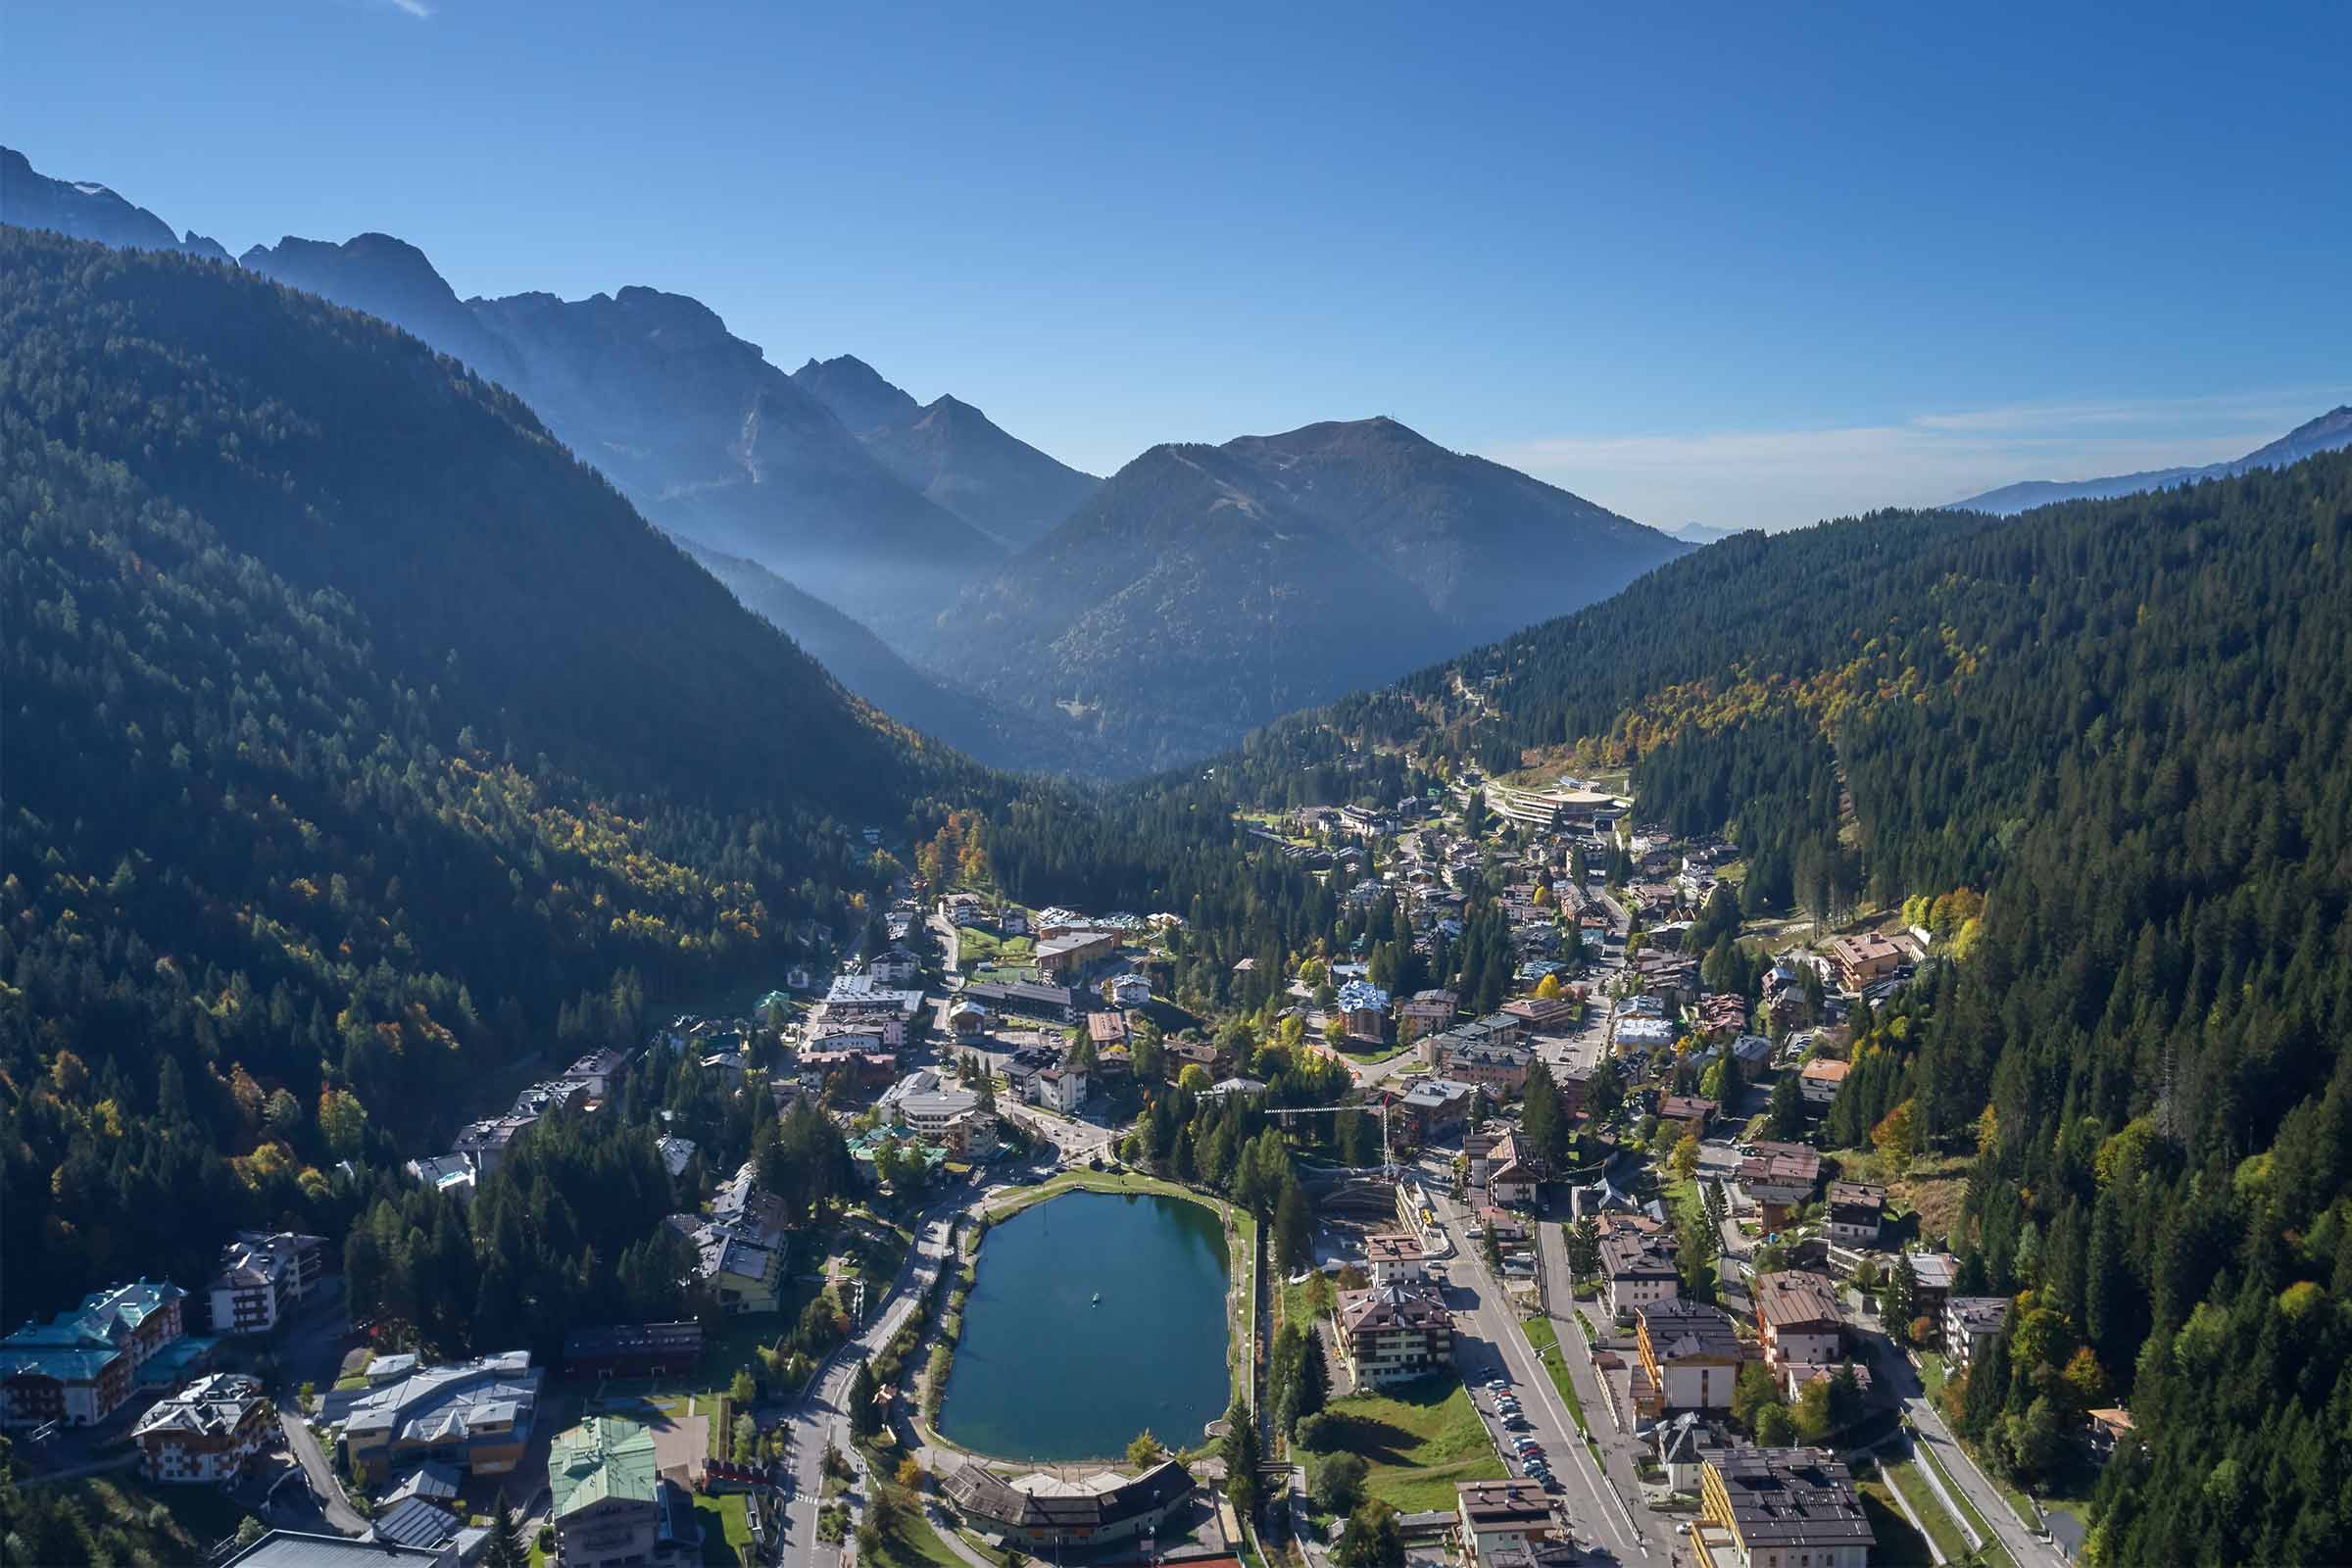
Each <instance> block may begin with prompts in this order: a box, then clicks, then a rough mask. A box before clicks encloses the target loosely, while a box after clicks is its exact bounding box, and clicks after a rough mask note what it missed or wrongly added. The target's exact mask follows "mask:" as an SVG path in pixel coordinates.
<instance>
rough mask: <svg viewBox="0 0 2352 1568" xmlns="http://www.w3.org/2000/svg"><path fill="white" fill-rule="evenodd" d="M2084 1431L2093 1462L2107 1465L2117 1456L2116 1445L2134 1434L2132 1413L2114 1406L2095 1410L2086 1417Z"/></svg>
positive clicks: (2083, 1424)
mask: <svg viewBox="0 0 2352 1568" xmlns="http://www.w3.org/2000/svg"><path fill="white" fill-rule="evenodd" d="M2082 1430H2083V1435H2084V1436H2085V1438H2087V1440H2088V1441H2089V1445H2090V1457H2091V1462H2092V1463H2094V1464H2105V1463H2106V1462H2107V1461H2108V1460H2109V1459H2111V1458H2113V1457H2114V1456H2115V1447H2116V1445H2117V1444H2119V1443H2121V1442H2123V1441H2124V1439H2125V1438H2126V1437H2127V1436H2128V1435H2129V1434H2130V1433H2131V1411H2129V1410H2125V1409H2120V1408H2116V1407H2114V1406H2109V1407H2107V1408H2104V1409H2098V1410H2093V1411H2091V1412H2089V1414H2088V1415H2087V1416H2085V1417H2084V1419H2083V1423H2082Z"/></svg>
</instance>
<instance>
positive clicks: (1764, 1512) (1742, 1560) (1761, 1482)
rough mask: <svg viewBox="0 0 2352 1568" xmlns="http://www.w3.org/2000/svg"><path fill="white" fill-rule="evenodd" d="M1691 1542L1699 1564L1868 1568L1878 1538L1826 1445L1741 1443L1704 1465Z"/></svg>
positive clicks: (1704, 1566) (1849, 1477) (1711, 1566)
mask: <svg viewBox="0 0 2352 1568" xmlns="http://www.w3.org/2000/svg"><path fill="white" fill-rule="evenodd" d="M1690 1541H1691V1553H1692V1555H1693V1556H1694V1557H1695V1558H1696V1560H1697V1562H1698V1565H1699V1568H1807V1565H1809V1568H1867V1565H1868V1564H1869V1562H1870V1548H1871V1547H1872V1546H1873V1545H1874V1544H1877V1537H1876V1536H1875V1535H1874V1534H1873V1533H1872V1531H1871V1528H1870V1521H1869V1519H1868V1518H1867V1517H1866V1516H1865V1515H1864V1513H1863V1512H1862V1499H1861V1497H1860V1495H1858V1494H1856V1492H1855V1491H1854V1482H1853V1477H1852V1475H1851V1474H1850V1473H1849V1472H1848V1471H1847V1470H1846V1468H1845V1466H1844V1464H1842V1463H1841V1462H1839V1461H1838V1459H1837V1458H1835V1457H1834V1456H1832V1455H1831V1453H1830V1452H1829V1450H1828V1449H1826V1448H1756V1447H1750V1446H1747V1445H1745V1444H1742V1445H1740V1446H1738V1447H1735V1448H1733V1449H1732V1450H1730V1451H1729V1452H1726V1453H1723V1454H1720V1455H1718V1456H1716V1457H1713V1458H1710V1459H1709V1460H1707V1462H1706V1464H1705V1466H1704V1467H1703V1468H1702V1470H1701V1471H1700V1475H1699V1517H1698V1521H1697V1523H1696V1524H1694V1525H1693V1526H1692V1528H1691V1535H1690Z"/></svg>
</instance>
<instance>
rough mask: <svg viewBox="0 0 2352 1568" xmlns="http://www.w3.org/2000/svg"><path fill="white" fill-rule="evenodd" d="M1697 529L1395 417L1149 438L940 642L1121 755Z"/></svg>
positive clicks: (1454, 637) (1388, 674)
mask: <svg viewBox="0 0 2352 1568" xmlns="http://www.w3.org/2000/svg"><path fill="white" fill-rule="evenodd" d="M1688 549H1689V547H1688V546H1687V545H1685V544H1683V543H1681V542H1680V541H1677V540H1672V539H1669V538H1667V537H1666V536H1665V535H1663V534H1660V533H1657V532H1655V531H1654V530H1651V529H1648V528H1644V527H1642V525H1641V524H1639V523H1636V522H1632V521H1629V520H1627V519H1626V518H1623V517H1619V516H1617V515H1614V514H1612V513H1609V512H1606V511H1603V510H1602V509H1601V508H1599V507H1596V506H1593V504H1592V503H1590V502H1588V501H1584V500H1582V499H1580V498H1578V497H1576V496H1573V495H1570V494H1568V493H1567V492H1566V491H1564V490H1557V489H1554V488H1553V487H1551V486H1549V485H1545V484H1541V483H1538V482H1537V481H1536V480H1534V479H1530V478H1528V477H1527V476H1526V475H1525V474H1521V473H1516V472H1514V471H1512V470H1511V469H1508V468H1504V467H1501V466H1498V465H1495V464H1493V463H1488V462H1486V461H1485V460H1483V459H1479V458H1472V457H1466V456H1464V455H1462V454H1459V453H1453V452H1448V451H1446V450H1445V449H1444V448H1442V447H1440V446H1438V445H1436V444H1435V443H1433V442H1430V441H1427V440H1425V439H1423V438H1422V437H1421V436H1419V435H1416V434H1415V433H1414V432H1412V431H1411V430H1408V429H1406V428H1405V427H1404V426H1403V425H1401V424H1398V423H1397V421H1396V420H1394V419H1385V418H1382V419H1367V420H1360V421H1355V422H1352V423H1327V424H1315V425H1308V426H1305V427H1303V428H1301V429H1298V430H1293V431H1290V432H1288V433H1286V434H1283V435H1279V436H1250V437H1244V438H1242V439H1240V440H1236V441H1230V442H1227V443H1226V444H1225V445H1223V446H1218V447H1207V446H1190V445H1187V446H1160V447H1154V448H1152V450H1151V451H1149V452H1147V453H1145V454H1144V455H1143V456H1142V457H1140V458H1138V459H1136V461H1135V462H1133V463H1131V464H1129V465H1127V466H1125V467H1124V468H1121V469H1120V470H1119V472H1118V473H1117V474H1116V475H1114V476H1113V477H1112V478H1111V479H1110V480H1109V481H1107V482H1106V483H1105V484H1104V485H1103V488H1102V489H1100V490H1098V491H1097V492H1095V494H1094V495H1093V497H1092V498H1091V499H1089V500H1088V501H1087V502H1086V503H1085V505H1083V506H1082V507H1080V508H1079V510H1078V511H1077V512H1076V513H1075V514H1074V515H1072V516H1071V517H1070V518H1069V519H1068V520H1067V521H1065V522H1063V523H1062V524H1061V525H1060V526H1059V527H1057V528H1055V529H1054V531H1053V532H1052V533H1049V534H1048V535H1046V536H1045V538H1043V539H1042V540H1040V541H1039V542H1038V543H1037V544H1035V545H1033V546H1031V547H1030V548H1029V549H1027V550H1025V551H1022V552H1021V553H1020V554H1019V555H1017V556H1015V557H1014V558H1013V559H1012V560H1011V561H1010V562H1008V563H1006V564H1005V567H1004V569H1003V570H1002V571H1001V572H999V573H998V574H997V575H996V576H995V577H994V578H993V579H992V580H990V581H988V582H986V583H983V584H982V585H980V586H978V587H976V588H974V589H972V590H971V591H969V592H967V593H966V594H965V595H964V596H963V597H962V598H961V599H960V600H959V601H958V602H957V603H956V606H955V608H954V609H953V610H951V611H950V612H949V613H947V614H946V615H944V616H942V617H941V620H940V628H939V651H938V653H937V654H936V655H935V656H934V657H935V662H943V663H944V662H946V661H948V660H950V659H953V660H954V661H955V667H956V668H957V669H958V670H960V671H963V672H965V678H967V679H969V680H971V681H973V682H974V683H976V684H977V685H978V686H979V687H980V689H981V690H983V691H984V692H987V693H988V694H990V695H992V696H995V697H997V698H999V699H1000V700H1001V701H1003V702H1005V703H1007V704H1022V705H1026V706H1027V707H1028V708H1029V709H1030V710H1031V711H1034V712H1038V713H1040V714H1047V715H1053V714H1055V713H1057V712H1058V713H1059V714H1062V715H1066V721H1067V722H1068V723H1070V724H1072V725H1074V726H1075V727H1076V728H1077V729H1078V730H1079V731H1081V732H1082V733H1085V734H1087V735H1088V736H1090V737H1091V738H1092V739H1093V740H1094V742H1095V744H1097V745H1099V746H1100V747H1101V748H1102V750H1103V753H1104V755H1105V759H1106V761H1107V762H1108V763H1109V764H1110V765H1112V766H1114V767H1119V768H1123V769H1125V770H1128V771H1134V770H1136V769H1139V768H1143V767H1150V766H1164V765H1168V764H1170V763H1173V762H1176V761H1178V760H1182V759H1184V758H1186V757H1189V756H1197V755H1199V754H1201V752H1204V751H1209V750H1213V749H1215V748H1217V747H1219V746H1223V745H1228V744H1230V743H1231V742H1232V741H1234V740H1235V739H1237V738H1238V737H1239V736H1240V734H1241V732H1242V731H1244V730H1245V729H1247V728H1249V727H1250V726H1251V725H1253V724H1259V723H1264V722H1266V721H1267V720H1269V719H1271V718H1274V717H1275V716H1276V715H1278V714H1280V713H1283V712H1285V711H1289V710H1292V709H1297V708H1300V707H1304V706H1306V705H1309V704H1314V703H1320V702H1326V701H1329V700H1330V699H1331V698H1332V697H1334V696H1336V695H1337V694H1339V693H1341V692H1343V691H1346V690H1348V689H1349V688H1350V687H1354V686H1361V685H1365V684H1370V683H1374V682H1378V681H1381V680H1386V679H1389V678H1392V677H1394V676H1395V675H1397V674H1399V673H1401V672H1403V671H1405V670H1408V669H1411V668H1413V667H1414V666H1415V665H1416V664H1418V663H1420V662H1423V661H1426V660H1428V659H1431V658H1434V657H1437V656H1438V655H1440V654H1442V653H1443V652H1445V651H1446V650H1447V649H1450V648H1458V647H1461V646H1463V645H1465V644H1473V643H1476V642H1478V641H1479V640H1481V639H1485V638H1492V637H1495V636H1497V635H1499V634H1501V633H1503V632H1505V631H1507V630H1509V629H1511V628H1512V627H1516V626H1520V625H1523V624H1526V623H1527V622H1528V621H1530V620H1533V619H1537V618H1539V617H1541V616H1544V615H1546V614H1551V613H1557V612H1558V611H1560V610H1561V609H1564V608H1569V607H1573V606H1576V605H1579V604H1584V603H1589V602H1591V601H1593V600H1594V599H1598V598H1601V597H1603V596H1605V595H1607V594H1609V593H1612V592H1614V591H1615V590H1616V589H1618V588H1620V587H1622V586H1623V585H1624V584H1625V583H1627V582H1629V581H1631V580H1632V579H1633V578H1634V577H1636V576H1638V575H1639V574H1641V573H1642V572H1643V571H1646V570H1648V569H1649V568H1650V567H1652V566H1654V565H1656V564H1659V563H1661V562H1665V561H1669V560H1672V559H1673V558H1674V557H1676V556H1678V555H1681V554H1683V553H1685V552H1686V551H1687V550H1688Z"/></svg>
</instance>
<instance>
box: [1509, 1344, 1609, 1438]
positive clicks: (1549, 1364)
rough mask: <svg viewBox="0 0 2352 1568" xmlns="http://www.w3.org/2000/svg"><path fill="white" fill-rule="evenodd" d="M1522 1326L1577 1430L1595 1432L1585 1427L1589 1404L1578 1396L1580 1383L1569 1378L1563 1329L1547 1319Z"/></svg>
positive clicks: (1588, 1432)
mask: <svg viewBox="0 0 2352 1568" xmlns="http://www.w3.org/2000/svg"><path fill="white" fill-rule="evenodd" d="M1519 1326H1520V1327H1521V1328H1522V1329H1523V1330H1525V1331H1526V1333H1527V1343H1528V1344H1530V1345H1532V1346H1534V1347H1535V1348H1536V1353H1537V1354H1538V1355H1540V1356H1542V1357H1543V1359H1544V1371H1546V1372H1548V1373H1550V1374H1551V1386H1552V1387H1553V1388H1555V1389H1558V1390H1559V1391H1560V1397H1561V1399H1562V1400H1564V1401H1565V1402H1566V1403H1567V1406H1568V1413H1569V1414H1570V1415H1572V1416H1574V1417H1576V1430H1577V1431H1579V1432H1583V1433H1587V1434H1590V1433H1591V1432H1592V1430H1593V1429H1592V1428H1591V1427H1589V1426H1587V1425H1586V1424H1585V1403H1584V1401H1583V1400H1582V1399H1579V1398H1578V1397H1576V1384H1575V1383H1574V1382H1572V1381H1571V1380H1570V1379H1569V1376H1568V1362H1567V1358H1566V1353H1565V1352H1564V1351H1562V1350H1561V1348H1560V1331H1559V1326H1558V1325H1557V1324H1555V1323H1553V1322H1552V1320H1551V1319H1549V1318H1547V1317H1531V1318H1529V1319H1527V1320H1526V1321H1525V1322H1524V1323H1522V1324H1520V1325H1519Z"/></svg>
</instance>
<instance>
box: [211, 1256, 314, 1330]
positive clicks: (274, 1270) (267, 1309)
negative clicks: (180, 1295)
mask: <svg viewBox="0 0 2352 1568" xmlns="http://www.w3.org/2000/svg"><path fill="white" fill-rule="evenodd" d="M325 1266H326V1239H325V1238H324V1237H320V1236H297V1235H295V1234H294V1233H293V1232H291V1231H279V1232H276V1233H275V1234H265V1233H263V1232H261V1231H239V1232H237V1233H236V1235H235V1237H233V1238H232V1239H231V1240H230V1242H229V1244H228V1245H227V1246H226V1247H223V1248H222V1249H221V1264H220V1267H219V1268H218V1269H216V1270H215V1271H214V1274H213V1277H212V1279H211V1280H210V1281H208V1282H207V1284H206V1286H205V1298H206V1301H207V1304H208V1305H209V1306H210V1308H211V1310H212V1323H213V1332H214V1333H216V1334H268V1333H270V1331H271V1330H273V1329H275V1328H276V1327H277V1325H278V1322H279V1320H280V1319H281V1318H283V1317H284V1316H285V1314H286V1313H288V1312H290V1311H292V1310H293V1309H294V1308H295V1307H296V1306H298V1305H299V1304H301V1302H302V1299H303V1298H304V1297H306V1296H308V1295H309V1294H310V1292H311V1289H312V1287H314V1286H316V1285H317V1284H318V1283H319V1274H320V1273H321V1272H322V1271H323V1270H324V1268H325Z"/></svg>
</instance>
